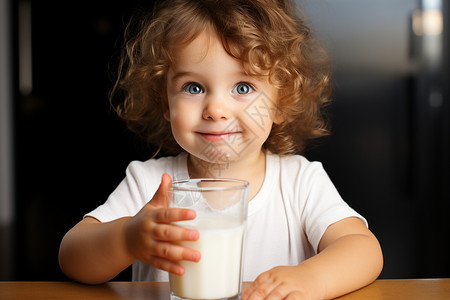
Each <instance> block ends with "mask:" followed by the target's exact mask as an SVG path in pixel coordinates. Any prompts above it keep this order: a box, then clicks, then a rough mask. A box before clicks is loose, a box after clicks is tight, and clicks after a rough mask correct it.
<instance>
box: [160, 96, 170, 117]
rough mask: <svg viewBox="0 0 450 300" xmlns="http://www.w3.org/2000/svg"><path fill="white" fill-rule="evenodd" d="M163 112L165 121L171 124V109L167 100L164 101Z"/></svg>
mask: <svg viewBox="0 0 450 300" xmlns="http://www.w3.org/2000/svg"><path fill="white" fill-rule="evenodd" d="M161 106H162V111H163V116H164V119H166V120H167V121H168V122H170V109H169V103H168V102H167V99H164V98H163V99H162V104H161Z"/></svg>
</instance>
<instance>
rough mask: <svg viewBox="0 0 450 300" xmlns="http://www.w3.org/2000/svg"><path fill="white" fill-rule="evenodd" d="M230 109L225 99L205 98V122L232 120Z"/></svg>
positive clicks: (211, 96)
mask: <svg viewBox="0 0 450 300" xmlns="http://www.w3.org/2000/svg"><path fill="white" fill-rule="evenodd" d="M230 112H231V111H230V108H229V104H228V103H227V100H226V99H225V98H224V97H220V96H217V95H209V96H207V97H205V107H204V109H203V114H202V117H203V119H205V120H211V121H219V120H228V119H229V118H230Z"/></svg>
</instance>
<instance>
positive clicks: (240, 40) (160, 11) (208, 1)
mask: <svg viewBox="0 0 450 300" xmlns="http://www.w3.org/2000/svg"><path fill="white" fill-rule="evenodd" d="M305 20H306V19H305V17H304V15H303V14H302V12H301V11H300V9H299V8H297V7H296V6H295V4H294V3H292V1H289V0H278V1H275V0H220V1H217V0H170V1H163V2H161V3H159V4H157V5H155V8H154V10H153V11H152V12H150V13H147V14H146V15H145V16H143V18H142V19H141V21H140V22H139V23H138V24H137V27H134V25H135V24H136V23H134V22H133V19H132V20H131V21H130V23H129V24H128V26H127V30H126V32H125V38H126V41H127V42H126V44H125V47H124V49H123V52H122V57H121V61H120V66H119V74H118V78H117V81H116V83H115V85H114V87H113V89H112V91H111V103H112V104H113V98H115V96H117V94H118V93H119V97H118V98H120V99H121V101H120V103H118V104H113V106H114V107H115V109H116V111H117V113H118V115H119V116H120V117H121V118H122V119H124V120H125V121H126V124H127V126H128V128H129V129H130V130H132V131H133V132H135V133H137V134H139V135H140V136H142V137H143V138H144V140H145V141H146V142H147V143H149V144H151V145H153V146H156V147H158V149H162V150H164V151H165V153H168V154H176V153H179V152H181V151H183V150H182V149H181V147H179V146H178V144H177V143H176V141H175V139H174V138H173V136H172V133H171V129H170V123H169V122H168V121H167V120H166V119H165V118H164V116H163V111H164V109H165V108H166V107H167V92H166V75H167V72H168V70H169V67H170V66H171V64H172V63H173V55H174V51H175V50H176V49H177V48H178V47H183V45H187V44H188V43H190V42H191V41H193V40H194V39H195V38H196V37H197V36H198V35H199V34H200V33H201V32H203V31H204V30H206V29H213V30H214V31H215V32H216V33H217V34H218V36H219V37H220V38H221V40H222V44H223V47H224V49H225V50H226V51H227V53H228V54H229V55H231V56H232V57H234V58H237V59H239V60H240V61H241V62H242V64H243V67H244V69H245V70H246V72H248V74H250V75H252V76H260V75H262V74H269V82H270V83H271V84H272V85H273V86H274V87H276V88H277V89H278V90H279V95H280V97H279V99H277V105H278V106H277V109H278V110H279V111H281V112H282V114H283V116H284V121H283V122H282V123H280V124H274V125H273V127H272V131H271V133H270V135H269V137H268V139H267V140H266V142H265V143H264V148H265V149H267V150H269V151H271V152H273V153H277V154H280V155H283V154H291V153H301V152H302V151H304V149H305V146H306V145H307V142H309V141H311V140H313V139H316V138H319V137H322V136H325V135H327V134H328V130H327V122H326V118H325V114H324V107H325V106H326V104H327V103H328V101H329V97H330V95H331V80H330V73H331V71H330V64H329V60H328V56H327V54H326V52H325V51H324V49H323V48H322V47H321V46H320V44H319V43H318V41H317V39H315V38H314V37H313V36H312V35H311V30H310V29H309V27H308V26H307V25H306V22H305ZM133 29H137V31H136V32H137V33H133V32H134V30H133Z"/></svg>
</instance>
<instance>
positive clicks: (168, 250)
mask: <svg viewBox="0 0 450 300" xmlns="http://www.w3.org/2000/svg"><path fill="white" fill-rule="evenodd" d="M152 249H153V251H152V253H151V255H152V256H157V257H161V258H164V259H168V260H172V261H179V260H188V261H193V262H198V261H199V260H200V256H201V254H200V252H198V251H196V250H194V249H190V248H186V247H182V246H179V245H176V244H172V243H166V242H156V243H155V245H154V247H152Z"/></svg>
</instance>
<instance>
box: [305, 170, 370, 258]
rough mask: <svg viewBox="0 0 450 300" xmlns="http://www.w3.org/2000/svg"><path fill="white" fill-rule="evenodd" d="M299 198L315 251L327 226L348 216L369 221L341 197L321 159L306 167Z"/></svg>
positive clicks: (307, 231)
mask: <svg viewBox="0 0 450 300" xmlns="http://www.w3.org/2000/svg"><path fill="white" fill-rule="evenodd" d="M303 172H304V174H302V176H301V177H302V183H301V184H300V190H302V191H303V192H304V193H302V195H303V196H302V197H300V198H301V201H300V209H301V220H302V224H303V228H304V230H305V232H306V235H307V238H308V240H309V242H310V244H311V246H312V247H313V249H314V250H315V251H317V249H318V246H319V243H320V240H321V239H322V236H323V234H324V233H325V231H326V229H327V228H328V226H330V225H332V224H334V223H336V222H338V221H340V220H342V219H345V218H349V217H357V218H359V219H361V220H362V221H363V222H364V223H365V224H366V226H368V224H367V221H366V219H365V218H364V217H362V216H361V215H360V214H358V213H357V212H356V211H355V210H354V209H353V208H351V207H350V206H349V205H348V204H347V203H346V202H345V201H344V200H343V199H342V197H341V196H340V194H339V192H338V191H337V189H336V187H335V186H334V184H333V183H332V181H331V179H330V178H329V176H328V174H327V173H326V172H325V170H324V168H323V166H322V164H321V163H319V162H308V163H307V165H306V166H305V168H304V169H303Z"/></svg>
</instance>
